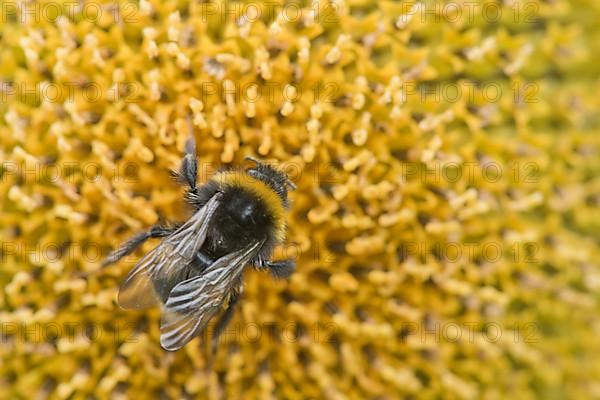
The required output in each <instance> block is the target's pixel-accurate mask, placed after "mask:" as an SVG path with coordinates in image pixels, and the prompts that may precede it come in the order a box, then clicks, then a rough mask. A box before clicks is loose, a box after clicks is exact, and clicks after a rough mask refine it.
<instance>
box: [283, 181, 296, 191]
mask: <svg viewBox="0 0 600 400" xmlns="http://www.w3.org/2000/svg"><path fill="white" fill-rule="evenodd" d="M285 183H287V185H288V186H289V187H290V189H292V190H296V189H297V188H296V184H295V183H294V182H292V181H291V180H290V178H287V180H286V181H285Z"/></svg>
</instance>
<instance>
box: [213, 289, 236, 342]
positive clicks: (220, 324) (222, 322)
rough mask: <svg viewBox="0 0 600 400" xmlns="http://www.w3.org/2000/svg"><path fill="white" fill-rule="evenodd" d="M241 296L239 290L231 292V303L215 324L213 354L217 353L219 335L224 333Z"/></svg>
mask: <svg viewBox="0 0 600 400" xmlns="http://www.w3.org/2000/svg"><path fill="white" fill-rule="evenodd" d="M240 297H241V293H240V291H238V290H234V291H233V293H231V297H230V299H229V304H228V306H227V309H226V310H225V312H224V313H223V314H221V317H219V320H218V321H217V323H216V325H215V329H214V330H213V334H212V353H213V354H215V353H216V352H217V347H218V345H219V337H220V336H221V333H223V330H224V329H225V328H226V327H227V325H228V324H229V322H230V321H231V318H232V317H233V314H235V306H236V304H237V303H238V302H239V300H240Z"/></svg>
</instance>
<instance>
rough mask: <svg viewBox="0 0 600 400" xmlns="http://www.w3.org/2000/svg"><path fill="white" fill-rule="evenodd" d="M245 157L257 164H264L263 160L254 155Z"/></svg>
mask: <svg viewBox="0 0 600 400" xmlns="http://www.w3.org/2000/svg"><path fill="white" fill-rule="evenodd" d="M244 159H246V160H250V161H252V162H254V163H256V165H261V164H262V162H261V161H260V160H259V159H258V158H255V157H252V156H246V157H244Z"/></svg>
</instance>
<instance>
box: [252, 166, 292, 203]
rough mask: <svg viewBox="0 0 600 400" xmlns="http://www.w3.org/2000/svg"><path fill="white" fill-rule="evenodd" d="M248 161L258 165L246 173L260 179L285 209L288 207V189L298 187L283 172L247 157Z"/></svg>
mask: <svg viewBox="0 0 600 400" xmlns="http://www.w3.org/2000/svg"><path fill="white" fill-rule="evenodd" d="M246 159H247V160H250V161H253V162H254V163H255V164H256V165H255V166H253V167H251V168H248V169H246V173H247V174H248V175H250V176H251V177H253V178H255V179H258V180H260V181H262V182H264V183H266V184H267V185H269V187H270V188H271V189H273V191H274V192H275V193H277V194H278V195H279V197H280V198H281V202H282V203H283V205H284V207H286V208H287V207H288V198H287V195H288V189H291V190H294V189H296V185H294V183H293V182H292V181H290V179H289V178H288V176H287V174H286V173H285V172H283V171H280V170H278V169H275V168H273V167H272V166H270V165H268V164H264V163H263V162H261V161H260V160H258V159H256V158H254V157H250V156H248V157H246Z"/></svg>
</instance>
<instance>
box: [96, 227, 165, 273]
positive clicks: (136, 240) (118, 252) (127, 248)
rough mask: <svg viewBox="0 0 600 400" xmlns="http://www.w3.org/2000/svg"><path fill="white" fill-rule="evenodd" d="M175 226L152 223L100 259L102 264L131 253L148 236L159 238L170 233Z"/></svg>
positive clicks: (117, 259)
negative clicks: (150, 226) (151, 225)
mask: <svg viewBox="0 0 600 400" xmlns="http://www.w3.org/2000/svg"><path fill="white" fill-rule="evenodd" d="M175 229H176V228H168V227H165V226H162V225H154V226H153V227H152V228H150V229H149V230H147V231H146V232H141V233H138V234H137V235H135V236H134V237H132V238H131V239H129V240H128V241H127V242H125V243H123V244H122V245H119V246H117V248H116V249H115V250H113V251H112V252H111V253H110V254H109V255H108V256H107V257H106V259H104V261H102V266H103V267H104V266H106V265H109V264H112V263H115V262H117V261H119V260H120V259H121V258H123V257H125V256H128V255H129V254H131V253H133V252H134V251H135V249H137V248H138V247H139V246H141V245H142V243H144V242H145V241H146V240H148V239H150V238H159V237H165V236H168V235H170V234H171V233H172V232H173V231H174V230H175Z"/></svg>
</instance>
